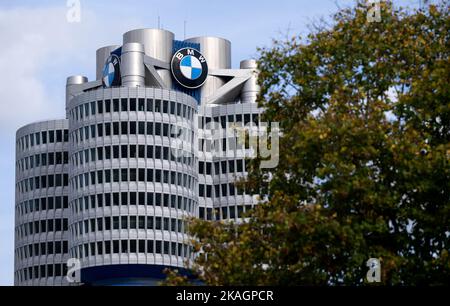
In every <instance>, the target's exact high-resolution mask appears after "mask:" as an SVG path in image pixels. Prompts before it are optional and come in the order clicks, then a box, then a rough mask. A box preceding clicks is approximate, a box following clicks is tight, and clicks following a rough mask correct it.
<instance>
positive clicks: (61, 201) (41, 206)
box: [16, 196, 69, 215]
mask: <svg viewBox="0 0 450 306" xmlns="http://www.w3.org/2000/svg"><path fill="white" fill-rule="evenodd" d="M68 206H69V199H68V197H67V196H56V197H50V196H47V197H45V198H39V199H32V200H27V201H24V202H21V203H19V204H18V205H17V206H16V209H17V212H18V213H19V215H25V214H28V213H32V212H35V211H45V210H53V209H61V208H68Z"/></svg>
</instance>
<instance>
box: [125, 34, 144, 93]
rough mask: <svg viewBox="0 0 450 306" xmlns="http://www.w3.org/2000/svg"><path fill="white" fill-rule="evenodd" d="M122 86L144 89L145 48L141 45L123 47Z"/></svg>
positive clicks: (133, 44)
mask: <svg viewBox="0 0 450 306" xmlns="http://www.w3.org/2000/svg"><path fill="white" fill-rule="evenodd" d="M120 71H121V74H122V86H125V87H136V86H138V87H144V86H145V67H144V46H143V45H142V44H139V43H127V44H125V45H123V47H122V62H121V70H120Z"/></svg>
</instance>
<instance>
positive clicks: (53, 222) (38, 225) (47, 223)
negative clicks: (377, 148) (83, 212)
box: [16, 218, 68, 238]
mask: <svg viewBox="0 0 450 306" xmlns="http://www.w3.org/2000/svg"><path fill="white" fill-rule="evenodd" d="M67 222H68V220H67V219H66V218H63V219H47V220H38V221H33V222H28V223H24V224H22V225H19V226H18V227H17V228H16V233H17V235H18V236H19V237H20V238H24V237H26V236H28V235H34V234H41V233H48V232H61V231H67V230H68V223H67Z"/></svg>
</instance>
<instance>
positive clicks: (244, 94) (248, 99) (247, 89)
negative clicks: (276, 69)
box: [240, 59, 261, 103]
mask: <svg viewBox="0 0 450 306" xmlns="http://www.w3.org/2000/svg"><path fill="white" fill-rule="evenodd" d="M240 68H241V69H251V70H252V72H253V76H252V77H251V78H250V79H249V80H248V81H247V82H245V84H244V87H243V88H242V90H241V103H255V102H256V99H257V97H258V94H259V92H260V90H261V88H260V87H259V85H258V70H257V69H258V63H257V62H256V60H254V59H250V60H244V61H241V64H240Z"/></svg>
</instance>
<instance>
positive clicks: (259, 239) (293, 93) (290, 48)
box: [169, 1, 450, 285]
mask: <svg viewBox="0 0 450 306" xmlns="http://www.w3.org/2000/svg"><path fill="white" fill-rule="evenodd" d="M367 14H368V12H367V7H366V5H365V3H364V2H359V1H358V2H357V3H356V5H355V6H354V7H353V8H348V9H342V10H340V11H339V12H337V13H336V14H335V15H334V16H333V24H332V26H330V27H327V28H319V29H316V30H315V31H313V32H312V33H311V34H309V35H308V36H307V37H305V38H301V37H294V38H292V39H289V40H287V41H275V42H274V45H273V46H272V47H271V48H266V49H261V50H260V58H259V68H260V75H259V83H260V85H261V94H260V97H259V104H260V105H261V106H262V107H264V108H265V113H264V116H263V119H264V120H265V121H267V122H279V123H280V126H281V129H282V131H283V136H282V138H281V139H280V149H279V154H280V164H279V166H278V167H277V168H275V169H260V167H259V163H260V160H258V159H255V160H253V161H251V170H250V171H249V175H248V178H247V180H246V181H245V182H242V183H241V184H240V185H241V187H245V188H246V190H247V191H248V192H252V193H255V194H256V193H257V194H267V195H268V199H267V200H266V201H262V202H261V204H260V205H258V206H257V208H255V209H254V210H253V211H252V212H251V213H250V214H249V215H248V219H247V221H246V222H244V223H241V224H236V223H230V222H206V221H200V220H194V221H192V222H191V227H190V232H191V234H193V235H194V236H195V237H196V240H195V241H194V247H195V249H196V250H197V251H200V250H202V252H200V253H199V256H198V257H197V258H196V260H195V262H194V264H193V265H192V266H191V268H192V269H193V270H194V271H196V272H197V273H198V275H199V277H200V278H201V279H202V280H203V281H204V282H205V283H206V284H211V285H244V284H245V285H318V284H351V285H358V284H364V283H366V280H365V276H366V272H367V270H368V268H367V267H366V261H367V260H368V259H369V258H379V259H380V260H381V267H382V269H381V271H382V276H381V281H382V284H386V285H398V284H407V285H432V284H438V285H440V284H449V283H450V258H449V249H450V220H449V216H450V183H449V182H450V179H449V178H450V175H449V174H450V167H449V158H450V142H449V138H450V130H449V125H450V99H449V97H450V95H449V88H450V86H449V81H450V61H449V48H448V46H449V45H450V44H449V43H450V34H449V33H450V18H449V16H450V14H449V7H448V5H447V4H446V1H442V2H441V3H439V4H437V5H428V6H427V7H426V8H425V9H422V10H413V11H411V10H406V9H403V8H395V7H394V6H393V5H392V3H390V2H381V20H380V21H379V22H368V19H367ZM269 176H270V179H269ZM169 282H170V280H169Z"/></svg>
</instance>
